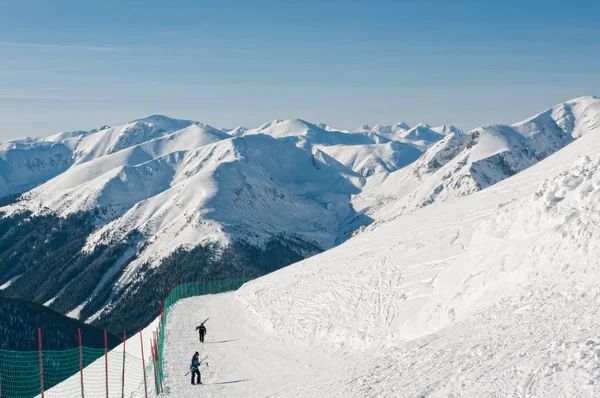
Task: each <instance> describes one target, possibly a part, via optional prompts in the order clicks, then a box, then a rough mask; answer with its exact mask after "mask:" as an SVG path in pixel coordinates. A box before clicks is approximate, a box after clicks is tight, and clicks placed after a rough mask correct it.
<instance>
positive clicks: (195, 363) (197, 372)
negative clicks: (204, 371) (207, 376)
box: [190, 351, 202, 384]
mask: <svg viewBox="0 0 600 398" xmlns="http://www.w3.org/2000/svg"><path fill="white" fill-rule="evenodd" d="M199 355H200V354H199V353H198V351H196V352H195V353H194V356H193V357H192V363H191V365H190V371H191V372H192V384H202V381H200V370H198V368H199V367H200V360H198V356H199ZM195 375H197V376H198V377H197V379H198V383H194V376H195Z"/></svg>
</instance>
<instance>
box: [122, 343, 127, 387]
mask: <svg viewBox="0 0 600 398" xmlns="http://www.w3.org/2000/svg"><path fill="white" fill-rule="evenodd" d="M126 343H127V332H123V375H122V376H121V398H125V344H126Z"/></svg>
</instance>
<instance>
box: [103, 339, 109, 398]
mask: <svg viewBox="0 0 600 398" xmlns="http://www.w3.org/2000/svg"><path fill="white" fill-rule="evenodd" d="M104 374H105V375H106V398H108V340H107V338H106V330H104Z"/></svg>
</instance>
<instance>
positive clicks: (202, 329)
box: [196, 322, 206, 343]
mask: <svg viewBox="0 0 600 398" xmlns="http://www.w3.org/2000/svg"><path fill="white" fill-rule="evenodd" d="M196 330H197V331H198V334H199V335H200V342H201V343H204V336H205V335H206V327H205V326H204V322H202V323H201V324H200V326H197V327H196Z"/></svg>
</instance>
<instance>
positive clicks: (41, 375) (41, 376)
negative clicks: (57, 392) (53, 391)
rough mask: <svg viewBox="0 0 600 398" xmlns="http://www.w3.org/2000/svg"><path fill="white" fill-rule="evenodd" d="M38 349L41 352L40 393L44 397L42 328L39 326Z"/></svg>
mask: <svg viewBox="0 0 600 398" xmlns="http://www.w3.org/2000/svg"><path fill="white" fill-rule="evenodd" d="M38 351H39V352H40V393H41V394H42V398H44V365H43V364H42V329H40V328H38Z"/></svg>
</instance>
